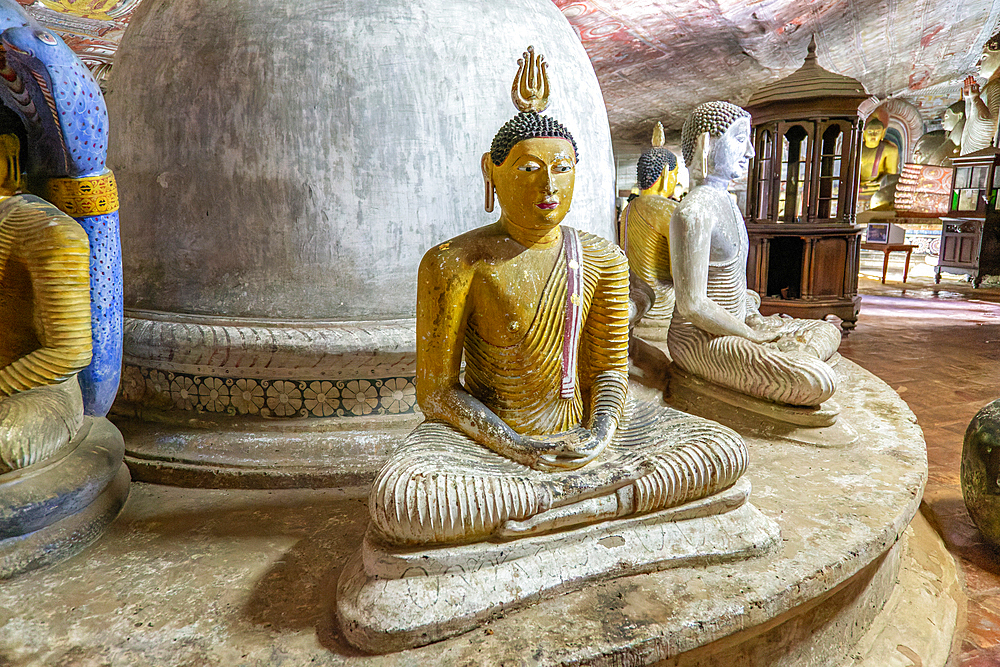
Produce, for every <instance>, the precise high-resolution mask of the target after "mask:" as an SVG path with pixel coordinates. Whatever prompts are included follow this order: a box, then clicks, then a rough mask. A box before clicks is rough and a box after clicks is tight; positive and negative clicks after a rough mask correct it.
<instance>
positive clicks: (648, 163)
mask: <svg viewBox="0 0 1000 667" xmlns="http://www.w3.org/2000/svg"><path fill="white" fill-rule="evenodd" d="M664 166H667V167H668V168H667V171H673V170H674V169H675V168H676V167H677V156H676V155H674V154H673V153H671V152H670V151H668V150H667V149H666V148H661V147H659V146H655V147H653V148H650V149H649V150H647V151H646V152H645V153H643V154H642V155H640V156H639V161H638V162H637V163H636V166H635V170H636V173H637V176H638V178H639V189H640V190H646V189H647V188H651V187H653V184H654V183H656V181H657V180H659V178H660V176H661V175H662V174H663V168H664Z"/></svg>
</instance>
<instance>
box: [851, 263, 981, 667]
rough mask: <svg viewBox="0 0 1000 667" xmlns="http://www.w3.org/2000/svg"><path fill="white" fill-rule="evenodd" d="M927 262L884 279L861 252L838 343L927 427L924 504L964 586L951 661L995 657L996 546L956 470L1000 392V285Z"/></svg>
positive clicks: (971, 662) (964, 664)
mask: <svg viewBox="0 0 1000 667" xmlns="http://www.w3.org/2000/svg"><path fill="white" fill-rule="evenodd" d="M879 259H881V257H879ZM928 268H929V267H918V271H917V275H916V276H914V275H913V270H912V267H911V277H910V279H909V281H908V282H907V284H906V285H903V284H902V283H901V282H899V281H900V280H901V278H902V266H901V265H900V266H898V267H891V268H890V272H889V276H888V279H887V281H886V284H885V285H884V286H883V285H881V284H880V282H879V274H880V273H881V262H878V264H877V268H876V267H875V265H874V264H869V265H868V266H866V264H865V263H864V262H863V264H862V278H861V281H860V285H859V288H860V291H861V293H862V294H863V301H862V307H861V316H860V318H859V320H858V327H857V329H856V330H855V331H854V332H853V333H852V334H851V335H850V336H849V337H847V338H845V339H844V342H843V344H842V345H841V347H840V351H841V353H842V354H843V355H844V356H845V357H847V358H848V359H851V360H852V361H855V362H857V363H858V364H860V365H861V366H863V367H865V368H867V369H868V370H870V371H871V372H873V373H875V374H876V375H878V376H879V377H881V378H882V379H883V380H885V381H886V382H887V383H888V384H889V385H890V386H891V387H892V388H893V389H895V390H896V391H897V392H899V395H900V396H901V397H902V398H903V399H904V400H905V401H906V402H907V403H908V404H909V406H910V408H911V409H912V410H913V412H914V413H915V414H916V416H917V420H918V422H919V423H920V426H921V427H922V428H923V431H924V437H925V438H926V441H927V458H928V464H929V475H928V480H927V488H926V491H925V493H924V503H923V506H922V511H923V512H924V514H925V515H926V516H927V518H928V519H929V520H930V521H931V523H932V525H934V526H935V527H936V528H937V530H938V531H939V532H940V533H941V536H942V537H943V538H944V541H945V543H946V545H947V546H948V549H949V550H950V551H951V553H952V554H953V555H954V556H955V558H956V561H957V562H958V564H959V568H960V571H961V573H962V576H963V579H964V583H965V588H966V593H967V594H968V596H969V605H968V613H967V619H966V620H967V624H966V625H965V626H964V628H963V629H960V632H959V636H958V637H957V640H956V642H955V644H954V646H953V649H952V657H951V661H950V662H949V667H987V666H991V667H992V666H1000V550H994V549H993V548H992V547H990V546H989V545H988V544H986V543H984V541H983V539H982V538H981V537H980V535H979V532H978V531H977V530H976V528H975V526H974V525H973V524H972V521H971V520H970V518H969V515H968V513H967V512H966V510H965V504H964V502H963V501H962V490H961V485H960V480H959V470H960V461H961V453H962V442H963V436H964V435H965V429H966V427H967V426H968V423H969V420H971V419H972V417H973V416H974V415H975V414H976V412H978V411H979V409H980V408H982V407H983V406H984V405H986V404H987V403H989V402H990V401H993V400H994V399H997V398H1000V290H998V289H979V290H973V289H971V286H969V285H968V284H966V283H965V282H964V281H961V282H960V281H958V280H956V279H950V278H946V279H945V280H943V281H942V284H941V285H935V284H934V281H933V279H932V278H929V277H928V276H929V271H928Z"/></svg>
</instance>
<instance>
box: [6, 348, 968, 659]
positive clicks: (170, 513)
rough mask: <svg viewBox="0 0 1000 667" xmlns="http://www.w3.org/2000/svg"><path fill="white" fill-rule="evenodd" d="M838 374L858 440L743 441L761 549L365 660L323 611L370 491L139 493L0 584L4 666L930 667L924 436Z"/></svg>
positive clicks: (147, 489)
mask: <svg viewBox="0 0 1000 667" xmlns="http://www.w3.org/2000/svg"><path fill="white" fill-rule="evenodd" d="M837 370H838V373H839V374H840V376H841V379H842V383H841V385H840V387H841V388H840V389H839V390H838V394H837V396H838V401H839V402H840V404H841V408H842V411H841V419H844V420H847V421H848V422H849V423H850V424H851V425H853V427H854V428H855V429H856V430H857V431H858V435H859V437H858V440H857V441H856V442H855V443H854V444H850V445H846V446H844V445H841V446H838V447H831V448H823V449H817V448H816V447H814V446H809V445H801V444H795V443H794V442H791V441H789V440H787V439H785V438H780V437H770V436H768V435H766V434H762V433H760V432H759V431H757V432H751V431H748V432H746V433H744V434H743V435H744V438H745V439H746V441H747V444H748V446H749V448H750V468H749V470H748V472H747V477H748V478H749V479H750V480H751V481H752V483H753V493H752V499H753V503H754V505H755V506H756V507H757V508H758V509H759V510H760V511H761V513H762V514H763V515H764V516H766V517H768V518H770V519H773V520H774V521H776V522H777V523H778V524H779V526H780V528H781V540H780V542H779V544H778V546H777V547H776V549H775V550H774V551H773V552H772V553H769V554H765V555H763V556H760V557H756V558H750V559H746V560H741V561H737V562H734V563H718V564H714V565H708V566H682V567H678V568H674V569H669V570H664V571H661V572H654V573H647V574H637V575H633V576H625V577H621V578H618V579H613V580H610V581H603V582H600V583H597V584H591V585H588V586H586V587H584V588H582V589H581V590H577V591H574V592H570V593H567V594H565V595H559V596H556V597H554V598H551V599H547V600H542V601H540V602H538V603H537V604H534V605H532V606H528V607H526V608H523V609H520V610H515V611H511V612H509V613H506V614H502V615H500V617H498V618H495V619H494V620H492V621H490V622H488V623H487V624H486V625H484V626H482V627H480V628H478V629H476V630H473V631H472V632H468V633H466V634H462V635H459V636H457V637H454V638H452V639H448V640H445V641H442V642H438V643H435V644H431V645H429V646H425V647H423V648H419V649H413V650H408V651H404V652H401V653H395V654H389V655H386V656H370V657H369V656H365V655H362V654H360V653H359V652H358V651H357V650H356V649H353V648H351V647H349V646H348V644H347V643H346V641H345V640H344V638H343V636H342V635H341V634H340V630H339V629H338V628H337V623H336V620H335V618H334V613H333V609H334V607H335V605H336V600H335V591H336V582H337V580H338V578H339V576H340V573H341V572H342V570H343V569H344V568H345V567H346V566H348V561H349V558H350V557H351V556H352V555H353V554H354V553H355V552H356V551H357V549H358V547H359V545H361V544H362V540H363V537H364V533H365V530H366V528H367V524H368V518H367V517H368V512H367V506H366V502H365V500H364V499H363V496H362V495H361V494H362V493H363V492H366V491H367V490H366V489H355V490H354V491H353V492H352V491H351V490H335V489H328V490H298V491H293V490H288V491H274V490H272V491H266V490H260V491H217V490H202V489H183V488H173V487H161V486H155V485H146V484H134V485H133V487H132V494H131V497H130V499H129V501H128V503H127V505H126V507H125V509H124V511H123V513H122V515H121V516H120V517H119V519H118V520H117V521H116V522H115V523H113V524H112V525H111V527H110V529H109V531H108V532H107V534H106V536H105V537H104V539H102V540H100V541H98V542H97V543H96V544H94V545H93V547H92V548H91V549H90V550H88V552H87V553H86V554H84V555H81V556H78V557H75V558H72V559H69V560H67V561H65V562H63V563H61V564H58V565H56V566H54V567H51V568H47V569H44V570H39V571H36V572H31V573H27V574H25V575H22V576H21V577H19V578H17V579H15V580H13V581H10V582H7V583H5V584H4V585H3V586H2V587H0V609H7V610H11V613H10V614H7V613H6V612H4V613H0V629H2V630H3V631H2V632H0V657H3V658H4V659H7V660H9V661H12V662H13V664H44V665H50V664H57V663H59V661H60V660H64V659H69V658H72V659H73V660H76V661H86V660H94V661H101V660H103V661H105V662H112V663H113V664H116V665H117V664H122V665H128V664H145V665H175V664H183V663H186V662H188V663H190V662H194V663H201V664H205V663H213V662H219V663H220V664H237V663H238V664H247V665H266V664H274V663H275V661H276V660H278V659H279V656H280V661H281V664H285V665H376V664H378V665H403V664H408V665H412V664H420V665H454V664H466V663H473V664H499V663H500V662H503V661H513V662H518V661H520V660H522V659H525V660H530V661H532V662H533V664H540V665H557V664H567V663H572V664H605V662H606V661H609V660H617V661H628V663H629V664H636V665H640V664H643V665H647V664H648V665H652V664H666V665H671V666H679V665H693V664H698V665H716V664H718V665H732V664H741V665H744V664H745V665H795V666H796V667H799V666H803V665H816V666H821V665H822V666H823V667H826V666H829V665H847V664H850V665H871V666H872V667H874V666H876V665H878V666H880V667H881V666H883V665H886V664H892V662H891V660H892V659H899V660H902V659H903V656H904V655H908V653H907V652H908V651H909V652H911V653H912V654H914V655H919V656H921V658H922V660H923V665H924V666H925V667H929V666H933V665H938V666H940V665H944V663H945V661H946V659H947V655H948V650H949V645H950V641H951V635H952V634H953V632H954V627H955V614H956V609H957V605H958V602H956V596H960V593H959V592H958V584H957V583H956V581H955V578H954V566H953V563H952V560H951V557H950V556H949V555H948V553H947V552H946V551H945V550H944V548H943V545H942V544H941V543H940V540H939V539H938V538H937V536H936V535H935V534H934V533H933V531H931V530H930V529H929V527H927V525H926V523H924V522H922V521H917V522H914V527H913V528H912V529H908V528H907V526H908V524H910V521H911V519H913V517H914V515H915V513H916V511H917V507H918V505H919V502H920V497H921V494H922V491H923V484H924V480H925V478H926V474H927V465H926V458H925V451H924V442H923V437H922V435H921V432H920V429H919V427H918V426H917V425H916V423H915V420H914V417H913V414H912V413H911V412H910V410H909V409H908V408H907V407H906V405H905V404H904V403H903V402H902V401H901V400H900V399H899V397H898V396H897V395H896V394H895V393H894V392H893V391H892V390H891V389H890V388H889V387H888V386H887V385H885V384H884V383H883V382H881V381H880V380H878V379H877V378H876V377H874V376H873V375H871V374H870V373H868V372H866V371H864V370H862V369H860V368H859V367H858V366H856V365H854V364H853V363H851V362H848V361H846V360H842V361H840V362H839V364H838V365H837ZM637 390H638V391H639V393H640V394H644V395H645V396H646V397H651V396H653V395H654V392H653V390H651V389H644V388H642V387H637ZM914 531H915V533H914ZM602 537H604V536H603V535H602ZM913 540H917V541H918V542H919V546H918V547H914V546H913V544H914V542H913ZM610 543H611V542H609V544H610ZM897 579H898V581H899V582H900V583H898V584H896V581H897ZM851 656H856V657H851ZM893 656H894V658H893ZM698 661H701V662H698Z"/></svg>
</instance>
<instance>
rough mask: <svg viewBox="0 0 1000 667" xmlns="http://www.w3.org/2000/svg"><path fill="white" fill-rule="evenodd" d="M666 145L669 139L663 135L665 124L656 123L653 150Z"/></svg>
mask: <svg viewBox="0 0 1000 667" xmlns="http://www.w3.org/2000/svg"><path fill="white" fill-rule="evenodd" d="M665 143H667V139H666V137H665V136H664V135H663V123H661V122H660V121H656V127H654V128H653V141H652V144H653V148H662V147H663V144H665Z"/></svg>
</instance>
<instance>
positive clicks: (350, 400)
mask: <svg viewBox="0 0 1000 667" xmlns="http://www.w3.org/2000/svg"><path fill="white" fill-rule="evenodd" d="M120 398H121V399H122V400H124V401H129V402H132V403H143V404H148V405H159V406H161V407H169V408H172V409H174V410H187V411H196V412H210V413H219V414H228V415H231V416H236V415H250V416H260V417H267V418H277V419H293V418H303V417H364V416H366V415H372V414H378V415H385V414H406V413H413V412H415V411H416V402H417V401H416V387H415V385H414V379H413V378H412V377H392V378H379V379H375V378H358V379H353V380H262V379H254V378H220V377H212V376H203V375H188V374H186V373H173V372H170V371H162V370H158V369H155V368H142V367H139V366H131V365H126V366H125V368H124V372H123V373H122V384H121V390H120Z"/></svg>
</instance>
